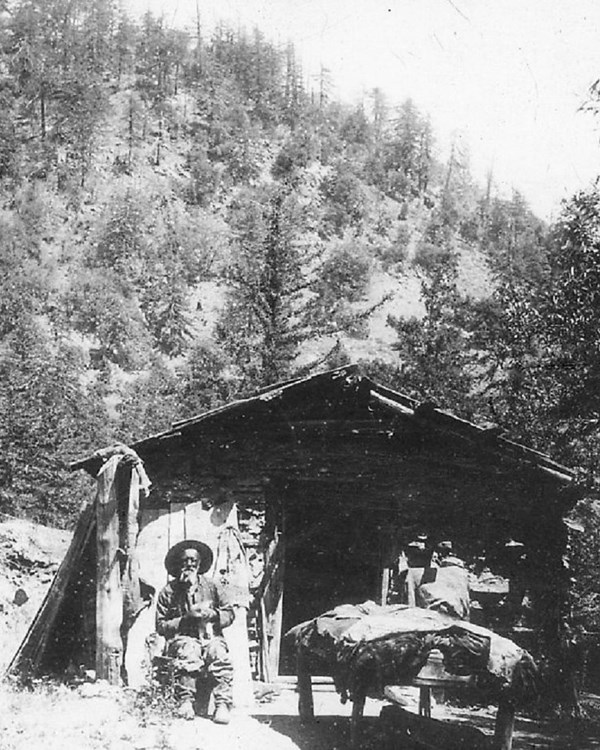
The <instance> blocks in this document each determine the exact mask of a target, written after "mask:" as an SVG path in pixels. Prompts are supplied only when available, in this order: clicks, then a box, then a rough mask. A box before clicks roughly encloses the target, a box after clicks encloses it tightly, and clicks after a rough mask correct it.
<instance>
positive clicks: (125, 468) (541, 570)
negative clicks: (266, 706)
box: [10, 366, 582, 682]
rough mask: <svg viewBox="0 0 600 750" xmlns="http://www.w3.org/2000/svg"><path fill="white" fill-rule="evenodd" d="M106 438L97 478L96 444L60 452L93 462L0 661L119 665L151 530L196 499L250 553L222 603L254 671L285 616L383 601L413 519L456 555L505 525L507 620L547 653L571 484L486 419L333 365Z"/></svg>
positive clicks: (189, 517)
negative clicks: (132, 439) (164, 425)
mask: <svg viewBox="0 0 600 750" xmlns="http://www.w3.org/2000/svg"><path fill="white" fill-rule="evenodd" d="M119 450H120V449H117V454H118V453H119ZM121 452H122V455H123V457H125V456H126V455H127V454H128V453H129V454H130V458H131V455H133V456H135V460H120V459H118V458H117V461H116V463H115V467H114V482H113V483H112V484H111V483H110V482H104V485H103V484H102V482H101V481H100V478H101V477H102V476H103V474H102V471H103V467H106V465H107V462H108V461H109V460H110V457H111V456H112V457H114V455H115V451H114V450H113V451H103V450H99V451H97V452H96V453H94V454H93V455H91V456H87V457H84V458H82V459H81V460H79V461H76V462H75V463H73V464H72V465H71V468H72V469H73V470H85V471H86V472H88V474H89V475H90V476H91V477H93V478H95V481H96V484H97V487H96V491H95V495H94V497H92V498H91V499H90V501H89V502H88V503H87V505H86V507H85V509H84V511H83V513H82V516H81V519H80V522H79V524H78V527H77V529H76V531H75V535H74V539H73V543H72V545H71V549H70V550H69V553H68V554H67V558H66V559H65V561H64V563H63V565H62V566H61V568H60V569H59V571H58V574H57V577H56V580H55V582H54V584H53V585H52V587H51V589H50V592H49V594H48V597H47V598H46V601H45V603H44V605H43V606H42V609H41V610H40V613H39V614H38V617H37V618H36V620H35V621H34V623H33V624H32V627H31V628H30V631H29V633H28V636H27V637H26V638H25V640H24V642H23V644H22V645H21V648H20V649H19V651H18V652H17V654H16V655H15V657H14V659H13V661H12V663H11V667H10V669H11V670H12V671H13V672H14V671H23V670H25V669H27V670H30V671H31V670H33V671H34V672H40V671H41V672H47V671H54V672H60V671H64V670H65V669H68V668H69V666H71V668H72V666H73V664H77V665H80V666H84V667H85V666H87V667H90V668H93V667H95V668H96V671H97V673H98V676H103V677H105V678H106V679H109V680H110V681H112V682H116V681H118V680H120V679H121V678H123V677H125V679H127V674H126V673H127V670H128V667H127V664H126V658H125V656H124V653H125V651H126V649H127V643H128V640H129V637H128V636H129V633H128V631H129V629H130V628H132V620H131V617H128V616H127V615H124V611H125V610H126V607H125V608H124V602H125V601H126V600H128V598H129V599H130V600H131V599H132V597H133V598H134V599H135V596H134V595H135V594H137V595H138V597H139V594H140V586H141V594H142V596H143V594H144V591H143V588H144V585H145V586H146V593H147V592H148V591H150V598H151V594H152V592H153V591H154V592H155V591H156V590H157V588H159V587H160V586H162V585H163V584H164V583H165V582H166V573H165V571H164V568H163V566H162V561H163V559H164V555H165V553H166V551H167V549H168V548H169V546H170V545H171V544H173V543H175V542H177V541H179V540H180V539H182V538H192V537H193V536H199V535H202V534H205V532H206V531H207V529H208V530H209V531H210V528H211V523H210V519H208V516H207V515H206V514H207V513H211V512H212V513H213V514H214V512H215V510H218V509H221V510H222V512H221V525H222V521H223V519H224V518H225V517H227V518H228V519H229V522H231V518H232V514H233V515H234V516H235V519H234V520H235V524H234V525H235V526H236V528H237V529H239V533H240V537H241V540H242V541H243V545H244V547H245V553H246V555H247V557H248V559H249V560H250V562H251V568H252V571H253V574H252V575H251V576H250V580H249V585H250V590H251V597H250V599H249V600H248V601H247V602H243V601H242V600H240V601H239V603H240V606H241V612H242V614H241V615H240V617H242V618H243V620H244V622H243V627H244V628H246V625H248V627H249V632H250V640H249V643H250V651H251V657H252V668H253V670H254V676H255V677H256V678H259V679H262V680H265V681H273V680H276V679H277V678H278V677H279V676H281V675H286V674H291V673H293V672H294V662H293V659H292V655H291V654H290V653H289V649H288V648H287V647H286V641H285V639H284V638H282V636H283V634H284V633H285V632H286V631H287V630H288V629H289V628H291V627H292V626H294V625H296V624H297V623H299V622H301V621H304V620H307V619H310V618H312V617H314V616H316V615H318V614H320V613H322V612H324V611H326V610H328V609H331V608H332V607H334V606H336V605H338V604H341V603H357V602H362V601H366V600H373V601H375V602H379V603H382V602H385V601H386V599H387V597H388V591H389V584H390V576H391V575H392V574H393V571H394V566H395V564H396V561H397V559H398V555H399V553H400V551H401V550H402V549H403V548H404V547H405V546H406V544H407V543H408V542H410V541H411V540H412V539H414V537H415V535H416V534H426V535H427V536H428V538H429V539H432V540H441V539H451V540H452V541H453V543H454V545H455V548H456V549H457V551H458V553H459V554H460V555H461V556H462V557H463V558H464V559H465V560H467V561H468V562H473V561H474V560H475V559H476V558H477V557H481V555H482V554H483V555H486V556H487V557H488V559H492V560H493V559H497V560H500V558H501V551H502V548H503V546H504V545H505V544H506V541H507V540H509V539H513V540H519V541H520V542H521V543H522V544H523V545H524V548H525V549H526V551H527V565H526V569H525V578H526V581H525V585H526V589H527V596H528V600H529V602H530V605H531V613H530V614H531V616H530V618H529V627H528V628H521V630H522V632H521V633H520V634H519V633H518V632H512V633H509V634H508V635H510V637H512V638H513V639H514V640H516V641H517V642H519V641H520V640H523V639H525V640H526V642H525V643H524V644H523V645H524V646H525V647H532V646H533V650H534V652H535V650H536V649H537V650H540V649H546V650H550V651H554V652H555V653H561V652H562V651H561V647H560V644H561V638H562V637H563V633H564V623H565V621H566V619H567V618H568V581H569V579H568V572H567V571H566V570H565V566H564V561H563V554H564V551H565V547H566V540H567V528H566V526H565V523H564V521H563V519H564V517H565V515H566V514H567V513H568V512H569V510H570V509H571V508H572V506H573V505H574V503H575V502H576V500H577V499H578V498H579V497H580V496H581V493H582V490H581V487H580V486H579V485H578V484H577V482H576V481H575V475H574V473H573V472H572V471H571V470H570V469H568V468H567V467H565V466H562V465H560V464H558V463H556V462H555V461H553V460H552V459H551V458H550V457H549V456H547V455H545V454H543V453H540V452H538V451H535V450H532V449H531V448H528V447H526V446H524V445H521V444H519V443H517V442H515V441H514V440H512V439H511V438H510V437H509V436H507V435H506V434H505V433H504V432H502V431H501V430H500V429H498V428H495V427H493V428H490V427H486V426H480V425H476V424H473V423H471V422H468V421H466V420H464V419H461V418H460V417H458V416H456V415H454V414H452V413H450V412H448V411H445V410H444V409H442V408H440V407H439V406H437V405H435V404H432V403H419V402H417V401H415V400H414V399H412V398H409V397H408V396H405V395H403V394H401V393H398V392H395V391H393V390H390V389H389V388H387V387H385V386H383V385H380V384H378V383H376V382H374V381H373V380H371V379H370V378H369V377H367V376H366V375H364V374H362V373H361V371H360V370H359V368H358V367H356V366H347V367H341V368H337V369H335V370H331V371H327V372H323V373H320V374H317V375H313V376H311V377H306V378H299V379H296V380H291V381H289V382H285V383H279V384H276V385H273V386H272V387H269V388H265V389H263V390H262V391H260V392H258V393H257V394H255V395H254V396H252V397H250V398H246V399H241V400H238V401H234V402H232V403H228V404H226V405H225V406H222V407H220V408H217V409H213V410H211V411H209V412H206V413H204V414H201V415H199V416H196V417H193V418H191V419H186V420H183V421H180V422H177V423H175V424H174V425H173V426H172V428H171V429H169V430H167V431H165V432H162V433H160V434H157V435H152V436H150V437H147V438H144V439H142V440H139V441H138V442H136V443H135V444H133V445H131V446H129V447H128V448H127V449H122V451H121ZM138 468H139V469H142V468H143V470H142V471H141V472H140V471H138V470H137V469H138ZM106 473H107V472H104V474H106ZM146 475H147V477H149V481H150V482H151V489H150V491H149V493H148V494H147V496H146V492H144V491H142V490H144V488H145V487H144V482H145V476H146ZM207 519H208V521H207ZM212 526H215V524H214V523H213V524H212ZM216 527H217V530H218V528H219V523H217V524H216ZM213 532H214V528H213ZM134 551H136V554H135V555H134ZM136 555H137V562H138V564H139V565H140V575H139V580H138V579H135V583H136V585H137V588H136V589H135V590H134V588H132V586H131V580H132V579H131V566H130V565H129V564H128V562H129V561H131V560H133V559H136ZM140 582H141V583H140ZM132 591H133V594H132ZM242 598H243V597H242ZM246 607H247V609H246ZM146 629H147V630H148V629H151V625H148V626H147V628H146ZM146 635H147V633H146ZM534 655H535V653H534ZM131 669H132V671H133V668H131Z"/></svg>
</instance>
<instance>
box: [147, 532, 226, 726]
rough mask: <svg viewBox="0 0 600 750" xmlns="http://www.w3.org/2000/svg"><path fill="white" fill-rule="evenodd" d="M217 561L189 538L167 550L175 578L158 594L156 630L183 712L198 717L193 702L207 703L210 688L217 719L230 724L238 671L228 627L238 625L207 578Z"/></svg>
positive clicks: (170, 572)
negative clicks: (231, 653)
mask: <svg viewBox="0 0 600 750" xmlns="http://www.w3.org/2000/svg"><path fill="white" fill-rule="evenodd" d="M212 558H213V554H212V551H211V549H210V547H209V546H208V545H206V544H204V543H203V542H199V541H196V540H190V539H186V540H184V541H182V542H179V543H178V544H175V545H174V546H173V547H171V549H170V550H169V551H168V552H167V556H166V557H165V567H166V569H167V571H168V573H169V575H170V576H171V580H170V581H169V582H168V583H167V585H166V586H165V587H164V588H163V589H162V591H161V592H160V594H159V595H158V601H157V605H156V631H157V632H158V633H159V634H160V635H162V636H163V637H164V638H165V640H166V646H165V656H167V657H169V658H170V659H171V663H172V667H173V677H174V682H175V685H174V687H175V696H176V698H177V699H178V701H179V707H178V714H179V715H180V716H181V717H183V718H186V719H193V718H194V716H195V715H196V711H195V708H194V704H196V705H200V704H202V702H203V698H204V699H205V700H206V699H207V692H208V691H207V688H208V687H209V686H210V687H212V693H213V698H214V704H215V713H214V715H213V721H214V722H215V723H217V724H227V723H228V722H229V713H230V709H231V704H232V680H233V667H232V664H231V659H230V656H229V650H228V647H227V643H226V641H225V639H224V638H223V629H224V628H226V627H227V626H228V625H230V624H231V622H232V621H233V617H234V612H233V608H232V607H231V606H230V605H228V604H226V603H225V602H224V600H223V598H222V596H221V594H220V593H219V591H218V589H217V586H216V584H215V583H214V581H212V580H211V579H210V578H208V577H206V576H205V575H204V573H206V572H207V571H208V570H209V569H210V567H211V564H212ZM207 681H208V685H207V684H206V683H207Z"/></svg>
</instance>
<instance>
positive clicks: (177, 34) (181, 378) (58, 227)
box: [0, 0, 545, 523]
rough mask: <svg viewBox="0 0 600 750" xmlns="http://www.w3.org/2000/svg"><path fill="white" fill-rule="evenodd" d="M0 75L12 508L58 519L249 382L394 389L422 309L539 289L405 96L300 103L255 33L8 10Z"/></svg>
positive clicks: (516, 209)
mask: <svg viewBox="0 0 600 750" xmlns="http://www.w3.org/2000/svg"><path fill="white" fill-rule="evenodd" d="M0 73H1V77H2V85H1V87H0V100H1V104H2V106H1V107H0V135H1V138H0V268H1V271H2V273H1V275H0V376H1V380H2V390H1V391H0V416H1V417H2V419H0V425H1V426H0V438H1V440H2V445H3V451H2V455H1V456H0V508H3V509H5V510H8V511H10V512H17V511H19V512H21V511H22V512H25V513H28V514H30V515H34V516H36V517H38V518H43V519H45V520H54V521H55V522H58V523H65V522H68V518H69V517H70V515H71V514H72V511H73V508H74V507H75V506H76V499H77V495H78V493H79V491H80V487H79V484H78V482H79V480H74V482H75V483H74V484H71V485H70V489H69V491H68V492H66V493H65V492H62V491H61V490H60V489H59V488H60V487H61V485H62V483H63V482H64V481H65V475H64V464H65V461H67V460H69V459H70V458H73V457H75V456H76V455H79V454H81V453H84V452H86V451H88V450H90V449H92V448H95V447H97V446H98V445H101V444H105V443H109V442H112V441H114V440H124V441H127V440H130V439H131V438H133V437H140V436H141V435H144V434H147V433H149V432H153V431H156V430H160V429H164V428H166V427H167V426H168V425H169V423H170V422H171V420H173V419H174V418H182V417H186V416H189V415H190V414H193V413H197V412H199V411H202V410H204V409H206V408H210V407H212V406H215V405H217V404H220V403H222V402H223V401H225V400H227V399H228V398H231V397H232V396H233V395H235V396H241V395H244V394H246V393H248V392H250V391H252V390H254V389H255V388H257V387H259V386H262V385H264V384H265V383H269V382H274V381H277V380H282V379H285V378H288V377H289V376H291V375H294V374H299V373H303V372H310V371H311V370H315V369H316V368H323V367H326V366H331V365H336V364H340V363H342V362H345V361H348V360H349V359H352V360H362V361H364V362H365V365H366V366H367V367H369V366H371V365H372V366H373V367H374V368H375V369H376V370H378V371H383V372H385V373H387V375H388V377H389V378H391V379H392V380H397V379H398V378H400V379H402V377H403V375H402V372H403V371H404V370H403V368H404V367H405V364H406V362H407V361H408V360H407V357H408V359H410V358H411V357H412V355H411V354H409V353H407V350H406V347H405V351H404V353H403V351H402V347H403V346H404V344H405V342H406V340H407V339H406V336H405V333H403V332H402V330H401V328H402V326H401V325H400V323H399V321H409V322H410V320H411V319H413V322H412V323H410V325H411V326H412V328H411V331H412V334H411V335H413V334H415V332H417V333H418V330H420V329H419V323H418V321H419V320H422V319H423V320H424V319H428V318H429V317H430V316H431V314H432V313H431V309H430V306H429V307H428V304H427V295H429V299H433V298H435V297H438V298H439V299H442V296H443V295H444V294H446V295H448V294H449V293H450V291H451V293H452V295H454V297H453V299H454V301H455V302H456V301H457V300H460V301H461V304H463V303H464V304H466V305H477V304H479V302H480V301H482V300H486V299H488V298H489V297H490V295H491V293H492V292H493V290H494V289H495V288H497V286H498V283H499V281H498V279H499V278H500V279H501V278H502V275H503V274H505V273H506V272H507V269H508V270H509V271H510V274H511V275H512V276H513V277H514V276H515V275H516V276H518V277H527V278H535V277H536V276H539V275H540V274H541V273H543V270H544V257H545V228H544V226H543V225H542V224H541V222H539V221H538V220H537V219H536V218H535V217H534V216H533V215H532V214H531V212H530V211H529V209H528V208H527V205H526V203H525V201H524V200H523V198H522V197H521V196H520V195H519V194H517V193H515V194H514V195H513V196H512V197H511V198H509V199H507V198H503V197H500V196H498V195H496V194H495V192H494V188H493V183H492V181H491V178H490V181H489V183H488V185H487V186H486V188H485V189H482V188H480V187H479V186H477V185H476V184H474V182H473V180H472V178H471V176H470V174H469V169H468V155H467V154H466V153H465V152H464V149H461V148H460V146H459V141H457V142H456V143H455V145H454V147H453V148H452V151H451V154H450V156H449V158H448V159H447V160H445V161H442V160H441V158H440V155H439V154H438V153H437V151H436V145H435V138H434V134H433V133H432V129H431V126H430V123H429V120H428V118H427V116H426V115H425V114H423V113H421V112H419V111H418V110H417V109H416V107H415V106H414V104H413V103H412V102H411V101H410V100H408V101H406V102H404V103H403V104H401V105H400V106H397V107H393V106H391V105H390V104H388V103H387V102H386V100H385V98H384V96H383V95H382V93H381V92H380V91H378V90H375V91H373V92H371V94H370V95H369V96H367V97H366V98H365V100H364V101H363V102H361V103H358V104H354V105H348V104H342V103H339V102H335V101H333V100H331V99H330V98H329V97H328V96H327V90H328V81H327V80H326V74H325V73H323V80H321V81H319V82H318V85H317V88H316V90H315V91H311V90H308V89H307V88H306V87H305V85H304V83H303V75H302V69H301V63H300V61H299V60H298V59H297V58H296V55H295V52H294V50H293V48H292V47H291V46H287V47H285V48H280V47H278V46H276V45H274V44H272V43H271V42H269V41H268V40H266V39H265V38H264V37H263V35H262V34H261V33H260V31H258V30H254V31H253V32H251V33H250V32H245V31H243V30H237V31H233V30H231V29H228V28H226V27H219V28H217V29H216V30H215V31H214V33H213V34H212V35H211V36H210V37H202V36H198V34H197V33H196V32H190V31H185V30H179V29H171V28H167V27H166V25H165V23H164V21H163V20H161V19H157V18H154V17H152V16H151V15H149V14H148V15H146V16H144V17H143V18H142V19H138V20H132V19H130V18H128V17H127V16H126V15H124V14H123V13H121V12H119V11H117V10H116V9H115V7H114V4H113V3H112V2H111V1H110V0H94V1H93V2H91V3H90V2H84V0H75V2H72V0H71V1H70V2H68V3H67V2H65V0H16V1H15V2H9V3H8V6H7V9H6V10H5V11H4V12H3V13H1V14H0ZM500 283H501V282H500ZM440 284H442V287H443V289H442V287H440V286H439V285H440ZM438 287H439V288H438ZM423 289H425V296H423ZM453 304H454V303H453ZM415 326H416V327H415ZM409 339H410V337H409Z"/></svg>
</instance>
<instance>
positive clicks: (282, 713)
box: [0, 519, 600, 750]
mask: <svg viewBox="0 0 600 750" xmlns="http://www.w3.org/2000/svg"><path fill="white" fill-rule="evenodd" d="M69 538H70V535H69V534H68V533H67V532H64V531H60V530H56V529H47V528H45V527H41V526H37V525H35V524H31V523H29V522H26V521H22V520H18V519H4V520H3V521H2V522H0V644H1V648H0V672H2V673H3V672H4V669H5V667H6V666H7V665H8V663H9V661H10V658H11V656H12V654H13V653H14V651H15V649H16V648H17V646H18V644H19V643H20V641H21V639H22V638H23V636H24V635H25V633H26V631H27V627H28V625H29V623H30V622H31V620H32V618H33V617H34V615H35V613H36V611H37V608H38V607H39V604H40V603H41V601H42V599H43V597H44V595H45V592H46V591H47V589H48V586H49V584H50V581H51V580H52V577H53V575H54V573H55V572H56V570H57V568H58V565H59V563H60V560H61V559H62V557H63V555H64V553H65V551H66V548H67V546H68V543H69ZM256 695H257V700H256V703H255V705H254V706H253V707H251V708H249V709H247V710H245V711H243V712H242V711H234V713H233V716H232V721H231V723H230V724H229V725H228V726H225V727H222V726H217V725H215V724H213V723H212V722H211V721H209V720H207V719H204V718H200V717H197V718H196V719H194V720H193V721H185V720H183V719H177V718H174V717H173V714H172V707H171V706H169V705H168V703H167V702H165V701H164V699H163V698H162V696H161V695H160V694H157V693H156V692H154V691H152V690H146V691H134V690H130V689H128V688H114V687H111V686H109V685H106V684H103V683H101V682H100V683H95V682H83V683H79V684H73V685H70V686H68V685H65V684H61V683H56V682H51V681H47V680H38V681H35V682H33V683H32V684H30V685H29V686H28V687H27V688H22V687H17V686H16V685H15V684H13V683H12V682H11V681H6V680H5V681H4V682H2V683H0V749H1V750H83V749H84V748H85V750H88V749H90V750H294V749H297V750H345V749H346V748H348V747H349V723H350V722H349V717H350V705H349V704H348V705H342V704H341V703H340V700H339V697H338V696H337V694H336V693H335V692H334V690H333V687H332V686H331V685H319V686H316V687H315V692H314V699H315V721H314V722H312V723H311V724H306V725H303V724H302V723H301V722H300V720H299V718H298V713H297V694H296V692H295V689H294V685H293V684H290V683H289V682H288V683H283V684H278V685H276V686H259V685H257V686H256ZM403 697H404V699H405V702H406V708H407V710H410V711H415V712H416V711H417V694H416V690H415V689H414V688H413V689H411V688H406V689H405V692H404V693H403ZM583 704H584V709H585V711H586V713H587V718H586V719H585V720H583V721H579V722H576V723H573V722H569V721H565V720H559V719H556V720H553V721H551V720H548V721H537V722H536V721H533V720H531V719H526V718H523V717H519V718H518V719H517V724H516V731H515V740H514V745H513V747H514V750H531V749H534V748H536V749H541V748H548V749H549V750H554V749H556V750H591V749H592V748H599V749H600V697H596V696H584V700H583ZM383 705H385V704H384V703H383V702H381V701H373V700H368V701H367V705H366V707H365V716H364V718H363V720H362V724H361V730H360V740H359V746H360V748H361V749H362V750H375V749H376V748H377V750H379V749H380V748H382V747H385V746H386V744H387V743H386V741H385V740H386V738H385V736H384V735H383V733H382V732H383V730H382V723H381V721H380V720H379V713H380V711H381V708H382V707H383ZM432 716H433V717H434V718H438V719H442V720H447V721H451V722H464V723H467V724H470V725H472V726H476V727H478V728H479V729H481V730H482V731H483V732H485V733H486V734H487V735H488V736H491V735H492V733H493V727H494V717H495V707H493V706H490V707H487V708H476V709H472V708H471V709H467V708H456V707H451V706H449V705H447V704H439V705H435V706H434V708H433V711H432Z"/></svg>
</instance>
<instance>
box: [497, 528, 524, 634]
mask: <svg viewBox="0 0 600 750" xmlns="http://www.w3.org/2000/svg"><path fill="white" fill-rule="evenodd" d="M503 563H504V564H503V572H504V573H505V575H506V577H507V578H508V594H507V596H506V600H505V604H504V607H505V614H506V616H507V617H508V619H509V622H510V624H511V625H512V626H518V625H522V624H523V622H524V619H525V617H526V615H527V608H528V604H529V603H528V600H527V553H526V550H525V545H524V544H523V542H520V541H517V540H515V539H509V540H508V541H507V542H506V543H505V545H504V550H503Z"/></svg>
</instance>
